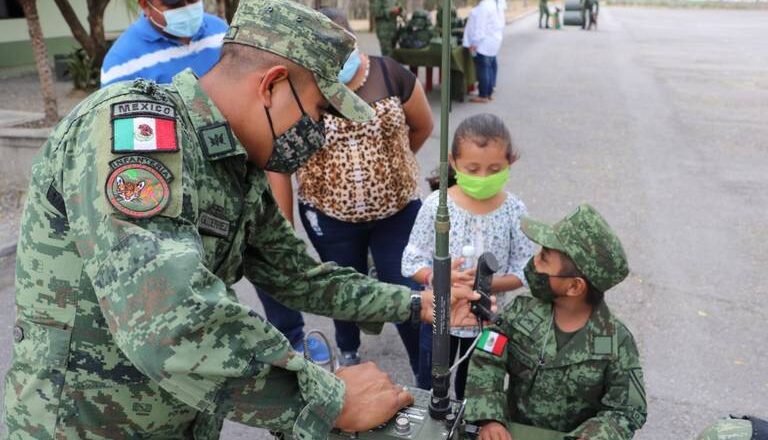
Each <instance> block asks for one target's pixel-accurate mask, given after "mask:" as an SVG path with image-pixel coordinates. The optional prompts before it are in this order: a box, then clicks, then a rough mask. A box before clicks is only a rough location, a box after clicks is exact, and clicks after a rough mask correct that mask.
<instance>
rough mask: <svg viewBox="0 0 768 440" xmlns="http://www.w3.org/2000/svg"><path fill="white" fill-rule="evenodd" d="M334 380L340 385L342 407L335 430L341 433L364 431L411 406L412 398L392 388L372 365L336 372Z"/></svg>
mask: <svg viewBox="0 0 768 440" xmlns="http://www.w3.org/2000/svg"><path fill="white" fill-rule="evenodd" d="M336 376H337V377H338V378H339V379H341V380H342V381H343V382H344V385H345V386H346V392H345V393H344V406H343V407H342V408H341V414H339V417H338V418H337V419H336V423H335V426H336V427H337V428H339V429H341V430H343V431H347V432H358V431H367V430H369V429H371V428H375V427H376V426H379V425H381V424H382V423H384V422H386V421H387V420H389V419H391V418H392V417H393V416H394V415H395V414H396V413H397V411H398V410H400V409H401V408H403V407H405V406H408V405H410V404H412V403H413V396H412V395H411V394H410V393H409V392H408V391H406V390H405V389H404V388H403V387H402V386H399V385H395V384H394V383H392V380H390V378H389V376H387V373H385V372H383V371H381V370H380V369H379V367H377V366H376V365H375V364H374V363H373V362H365V363H362V364H360V365H355V366H352V367H346V368H340V369H339V370H337V372H336Z"/></svg>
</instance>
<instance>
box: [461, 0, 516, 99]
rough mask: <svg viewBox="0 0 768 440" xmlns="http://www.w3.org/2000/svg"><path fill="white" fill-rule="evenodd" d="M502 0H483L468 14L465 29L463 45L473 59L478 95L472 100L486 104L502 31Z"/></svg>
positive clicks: (503, 15) (493, 79) (503, 22)
mask: <svg viewBox="0 0 768 440" xmlns="http://www.w3.org/2000/svg"><path fill="white" fill-rule="evenodd" d="M506 7H507V4H506V1H505V0H482V1H481V2H480V3H479V4H478V5H477V6H475V7H474V8H473V9H472V12H470V13H469V19H468V20H467V25H466V27H465V28H464V42H463V44H464V47H466V48H469V51H470V53H471V54H472V57H473V58H474V60H475V69H476V71H477V82H478V86H479V87H478V88H479V89H480V90H479V95H478V96H477V97H475V98H472V99H470V101H471V102H477V103H485V102H488V101H490V100H491V99H493V89H494V87H496V73H497V71H498V66H497V63H496V56H497V55H498V53H499V49H500V48H501V39H502V34H503V33H504V24H505V9H506Z"/></svg>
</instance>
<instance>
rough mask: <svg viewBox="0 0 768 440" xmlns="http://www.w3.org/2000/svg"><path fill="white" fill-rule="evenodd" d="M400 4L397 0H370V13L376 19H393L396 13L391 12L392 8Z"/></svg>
mask: <svg viewBox="0 0 768 440" xmlns="http://www.w3.org/2000/svg"><path fill="white" fill-rule="evenodd" d="M398 6H400V4H399V2H398V1H397V0H371V3H370V7H371V15H373V17H374V18H375V19H377V20H392V21H395V19H396V18H397V14H393V13H392V9H394V8H396V7H398Z"/></svg>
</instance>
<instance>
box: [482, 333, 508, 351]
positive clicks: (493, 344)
mask: <svg viewBox="0 0 768 440" xmlns="http://www.w3.org/2000/svg"><path fill="white" fill-rule="evenodd" d="M506 345H507V337H506V336H504V335H502V334H501V333H498V332H494V331H491V330H488V329H485V330H483V334H482V335H480V339H479V340H478V341H477V348H479V349H480V350H483V351H485V352H488V353H491V354H492V355H495V356H501V354H502V353H504V347H505V346H506Z"/></svg>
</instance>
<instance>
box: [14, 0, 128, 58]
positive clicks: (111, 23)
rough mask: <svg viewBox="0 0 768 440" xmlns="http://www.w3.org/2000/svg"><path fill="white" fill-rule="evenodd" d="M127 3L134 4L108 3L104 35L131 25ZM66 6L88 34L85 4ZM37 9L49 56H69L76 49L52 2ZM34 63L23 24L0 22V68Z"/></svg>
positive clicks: (77, 1)
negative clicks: (65, 54) (64, 54)
mask: <svg viewBox="0 0 768 440" xmlns="http://www.w3.org/2000/svg"><path fill="white" fill-rule="evenodd" d="M131 1H135V0H112V1H111V2H110V3H109V6H107V10H106V12H105V14H104V27H105V30H106V32H107V33H108V34H111V33H114V34H118V33H120V32H122V31H123V30H125V28H127V27H128V25H130V24H131V22H133V20H134V19H135V17H132V16H131V14H130V13H129V11H128V9H127V6H126V4H127V2H131ZM70 4H71V5H72V7H73V8H74V9H75V11H76V12H77V14H78V16H79V17H80V21H81V23H82V24H83V26H84V27H85V29H86V31H88V30H89V29H88V21H87V16H88V8H87V6H86V0H70ZM37 9H38V13H39V15H40V23H41V25H42V27H43V35H45V39H46V42H47V43H48V53H49V55H51V56H53V55H54V54H60V53H69V52H71V51H72V49H74V48H76V47H78V44H77V42H76V41H75V39H74V38H72V33H71V31H70V30H69V26H68V25H67V23H66V22H65V21H64V17H62V15H61V12H59V8H57V7H56V4H55V3H54V2H53V0H43V1H38V2H37ZM34 62H35V60H34V58H33V56H32V46H31V44H30V42H29V32H28V31H27V20H26V19H24V18H12V19H0V67H11V66H22V65H25V64H33V63H34Z"/></svg>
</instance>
